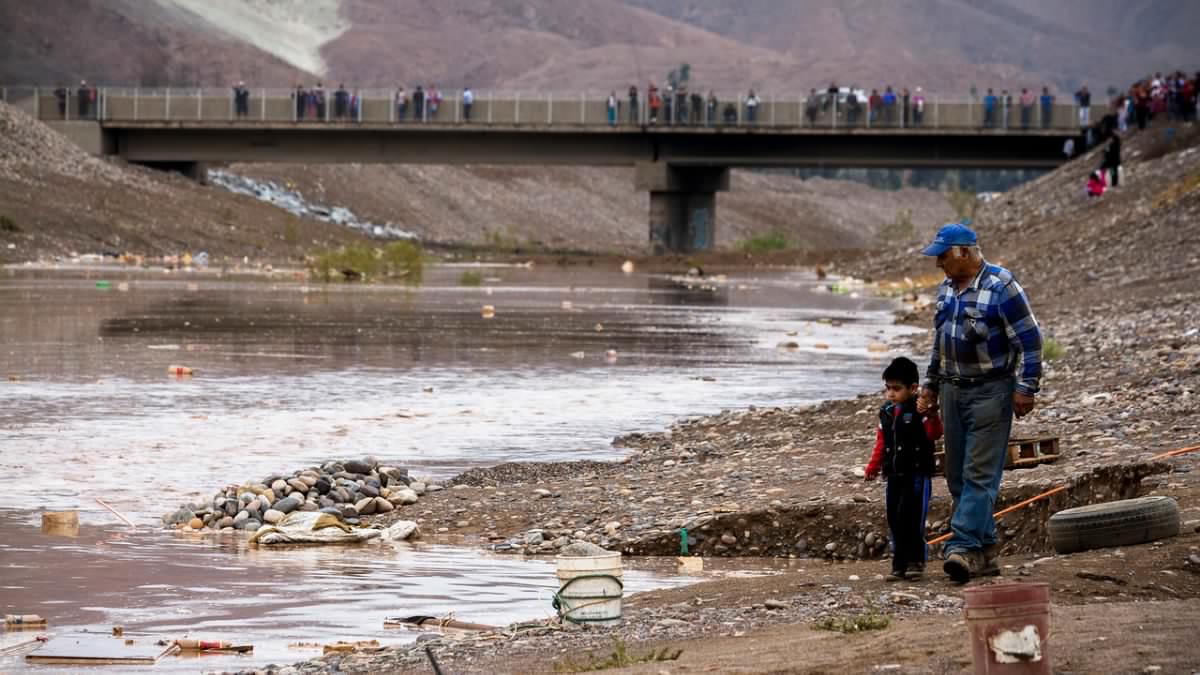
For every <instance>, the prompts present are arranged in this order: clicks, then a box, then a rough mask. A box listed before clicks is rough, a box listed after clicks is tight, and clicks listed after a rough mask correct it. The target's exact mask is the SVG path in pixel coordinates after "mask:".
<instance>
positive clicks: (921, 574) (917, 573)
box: [904, 563, 925, 581]
mask: <svg viewBox="0 0 1200 675" xmlns="http://www.w3.org/2000/svg"><path fill="white" fill-rule="evenodd" d="M904 576H905V577H906V578H907V579H908V580H909V581H920V580H921V579H924V578H925V563H909V564H908V569H907V570H905V571H904Z"/></svg>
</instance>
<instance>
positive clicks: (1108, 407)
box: [285, 130, 1200, 673]
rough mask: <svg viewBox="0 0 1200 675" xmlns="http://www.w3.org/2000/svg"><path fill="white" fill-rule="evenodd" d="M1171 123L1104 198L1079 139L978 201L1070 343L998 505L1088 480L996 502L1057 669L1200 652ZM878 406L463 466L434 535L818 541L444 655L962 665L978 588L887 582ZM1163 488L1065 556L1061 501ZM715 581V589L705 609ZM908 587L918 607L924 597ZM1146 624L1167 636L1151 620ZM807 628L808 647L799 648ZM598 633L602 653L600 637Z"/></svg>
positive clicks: (770, 412) (860, 402) (1199, 364)
mask: <svg viewBox="0 0 1200 675" xmlns="http://www.w3.org/2000/svg"><path fill="white" fill-rule="evenodd" d="M1159 131H1161V130H1158V131H1152V132H1148V133H1146V134H1141V135H1135V136H1134V137H1133V138H1131V139H1129V141H1127V146H1126V147H1127V151H1126V157H1127V165H1126V169H1127V173H1126V175H1125V177H1123V180H1122V187H1121V188H1119V189H1118V190H1116V191H1114V192H1112V193H1111V194H1110V195H1107V196H1106V197H1105V198H1104V199H1103V200H1100V201H1095V200H1085V199H1083V198H1082V196H1081V195H1080V191H1079V189H1078V186H1079V185H1082V179H1083V177H1084V176H1085V175H1086V174H1087V173H1088V172H1089V171H1090V170H1091V168H1090V165H1091V164H1092V161H1093V160H1094V159H1095V160H1098V157H1091V156H1086V157H1084V158H1083V159H1081V160H1078V161H1077V162H1073V163H1072V164H1069V165H1067V166H1066V167H1064V168H1063V169H1061V170H1060V171H1057V172H1055V173H1052V174H1050V175H1048V176H1047V177H1044V178H1043V179H1040V180H1038V181H1035V182H1034V183H1031V184H1029V185H1028V186H1024V187H1022V188H1019V189H1017V190H1014V191H1013V192H1012V193H1010V194H1009V195H1006V196H1005V197H1004V198H1002V199H1000V200H997V202H995V203H993V204H991V205H987V206H984V207H983V208H982V209H981V211H980V213H978V214H977V227H978V229H979V231H980V236H981V239H982V243H983V246H984V250H985V255H988V257H989V259H992V260H999V261H1001V262H1003V263H1005V264H1007V265H1008V266H1010V267H1011V268H1012V269H1014V270H1016V271H1017V273H1018V276H1019V278H1020V279H1021V281H1022V283H1023V285H1024V286H1025V287H1026V289H1028V290H1029V292H1030V294H1031V298H1032V301H1033V305H1034V309H1035V311H1036V312H1037V314H1038V317H1039V320H1040V322H1041V323H1042V325H1043V329H1044V330H1045V332H1046V335H1047V336H1048V337H1051V338H1053V340H1054V342H1055V344H1056V351H1057V352H1058V353H1057V354H1049V355H1047V359H1046V361H1047V367H1046V373H1045V377H1044V379H1043V383H1042V386H1043V389H1042V392H1041V393H1040V394H1039V396H1038V408H1037V410H1036V411H1035V412H1034V414H1033V415H1031V416H1030V417H1028V418H1025V419H1024V420H1021V421H1020V422H1018V423H1017V424H1016V425H1015V428H1014V435H1015V436H1035V435H1043V434H1046V435H1053V436H1057V437H1058V438H1059V440H1060V446H1059V448H1060V452H1061V459H1059V460H1058V462H1056V463H1054V464H1047V465H1041V466H1038V467H1036V468H1029V469H1020V470H1013V471H1010V472H1009V473H1008V474H1007V476H1006V478H1005V481H1004V484H1003V485H1002V488H1001V498H1000V502H1001V505H1004V504H1011V503H1014V502H1016V501H1018V500H1021V499H1023V498H1026V497H1030V496H1033V495H1036V494H1038V493H1040V492H1042V491H1044V490H1045V489H1047V488H1048V487H1051V486H1054V485H1059V484H1068V485H1071V486H1072V487H1071V488H1070V489H1068V490H1067V491H1065V492H1063V493H1059V494H1056V495H1054V496H1052V497H1050V498H1049V499H1045V500H1042V501H1039V502H1037V503H1035V504H1034V505H1032V506H1030V507H1028V508H1025V509H1023V510H1021V511H1018V512H1017V513H1015V514H1013V516H1011V517H1009V518H1005V519H1004V520H1002V521H1001V537H1002V564H1003V566H1004V568H1005V571H1004V574H1005V576H1006V577H1009V578H1011V577H1017V578H1029V579H1040V580H1045V581H1049V582H1050V583H1051V587H1052V592H1053V597H1054V604H1055V617H1056V622H1057V623H1056V624H1055V626H1056V628H1055V631H1056V636H1060V635H1061V636H1062V637H1064V638H1065V639H1061V640H1055V642H1054V644H1055V649H1056V650H1057V651H1056V655H1055V657H1054V659H1055V665H1056V668H1059V669H1067V670H1072V671H1077V672H1098V671H1108V670H1112V668H1113V666H1114V665H1115V666H1116V668H1117V669H1118V670H1121V671H1135V672H1136V671H1141V670H1143V669H1148V670H1159V669H1161V670H1164V671H1166V672H1188V671H1190V670H1193V669H1195V668H1197V667H1200V651H1198V650H1196V649H1195V646H1194V644H1192V641H1191V640H1190V638H1188V637H1187V636H1186V635H1185V633H1186V631H1187V630H1189V629H1188V626H1191V625H1194V622H1195V620H1196V613H1195V612H1196V610H1195V606H1196V603H1195V598H1196V597H1197V596H1198V594H1200V536H1198V534H1197V532H1198V529H1200V475H1198V472H1197V471H1195V467H1196V462H1197V455H1196V454H1190V455H1182V456H1179V457H1175V458H1172V459H1169V460H1165V461H1152V460H1151V457H1153V456H1154V455H1156V454H1158V453H1161V452H1163V451H1167V450H1172V449H1175V448H1179V447H1183V446H1190V445H1195V444H1196V442H1197V440H1200V423H1197V421H1196V420H1195V416H1194V414H1193V413H1192V408H1193V407H1194V403H1195V400H1196V396H1197V394H1200V326H1198V325H1197V324H1196V321H1195V318H1194V315H1193V314H1194V312H1193V310H1192V306H1193V305H1194V298H1195V296H1194V290H1192V289H1191V288H1190V285H1191V281H1190V280H1193V279H1194V275H1192V274H1191V273H1192V271H1194V270H1196V269H1197V268H1198V267H1200V259H1197V257H1196V253H1195V251H1196V249H1195V246H1194V245H1189V244H1188V243H1187V242H1189V241H1194V238H1195V236H1196V228H1197V227H1198V226H1200V224H1198V221H1197V218H1196V214H1197V213H1198V212H1200V189H1197V188H1198V187H1200V181H1197V176H1200V151H1198V149H1197V148H1196V147H1195V143H1194V140H1193V141H1192V142H1191V143H1192V144H1191V145H1185V146H1184V147H1182V148H1181V147H1167V148H1164V147H1163V142H1162V141H1161V139H1159V138H1157V137H1156V136H1155V134H1157V133H1158V132H1159ZM847 265H848V267H849V268H850V269H853V270H855V271H857V272H858V273H859V274H860V275H863V276H873V277H875V278H883V279H887V278H897V277H898V276H900V275H903V274H920V273H924V271H925V270H928V269H929V266H930V265H931V263H930V261H929V260H928V259H921V257H920V256H919V255H918V253H917V251H916V250H907V251H899V250H893V251H890V252H886V253H882V254H876V255H873V256H869V257H867V258H863V259H859V260H856V261H851V262H848V263H847ZM927 311H928V310H927V309H926V310H921V309H919V308H918V309H915V310H912V311H909V312H906V313H905V315H904V316H901V321H904V322H906V323H912V324H914V325H918V326H922V327H925V326H927V325H928V324H927V322H928V316H927ZM780 339H786V338H785V337H784V336H783V335H781V336H780ZM929 340H930V334H929V332H928V329H926V330H924V331H922V332H921V333H918V334H916V335H914V336H912V337H910V338H908V339H906V340H903V341H901V342H899V343H893V349H894V351H893V354H898V353H905V352H909V353H912V354H913V355H915V356H919V355H920V354H921V353H924V350H925V349H926V348H927V347H926V346H927V345H928V344H929ZM891 355H892V354H888V356H891ZM919 360H920V359H919ZM879 403H880V396H878V395H863V396H859V397H856V398H853V399H849V400H841V401H832V402H828V403H824V404H820V405H818V406H815V407H800V408H787V407H778V408H777V407H765V408H748V409H744V410H737V411H728V412H725V413H721V414H720V415H715V416H707V417H700V418H694V419H689V420H684V421H681V422H678V423H676V424H674V425H673V426H672V427H671V429H670V430H669V431H668V432H665V433H650V434H632V435H628V436H625V437H622V438H621V439H619V440H620V441H621V442H622V443H624V444H625V445H627V446H628V447H629V448H630V449H631V451H632V452H631V455H630V456H629V458H628V459H627V460H626V461H624V462H621V463H616V464H607V465H603V466H597V465H594V464H533V465H507V466H499V467H493V468H487V469H480V470H476V471H471V472H467V473H465V474H463V475H462V476H459V477H458V478H456V479H454V480H452V481H450V483H451V484H452V487H451V489H449V490H446V491H443V492H441V493H438V494H437V495H432V496H431V498H430V499H428V500H426V501H424V502H422V504H421V505H420V509H421V510H420V511H418V512H416V513H410V514H408V515H407V516H403V517H410V518H415V519H417V520H420V521H421V523H422V527H423V528H424V529H425V531H426V532H430V533H433V534H434V535H436V534H438V533H440V534H442V535H443V536H445V537H447V538H454V540H456V541H461V542H464V543H473V544H475V545H479V546H489V545H490V546H492V547H496V545H497V544H498V545H499V548H504V547H509V548H510V550H520V551H526V552H531V553H537V554H545V553H549V552H552V551H553V550H554V546H555V542H557V541H560V540H561V539H562V538H564V537H565V538H568V539H571V538H584V539H588V540H591V541H595V542H598V543H601V544H606V545H608V546H612V547H614V548H619V549H620V550H623V551H625V552H628V553H633V552H648V553H654V554H658V555H677V554H678V553H679V551H680V534H679V530H680V528H683V527H687V529H688V533H689V535H694V536H695V542H694V543H693V542H692V541H690V540H689V542H688V543H689V551H690V552H692V553H695V552H700V553H702V554H703V555H706V556H714V555H716V556H733V555H756V554H757V555H762V554H767V555H777V556H786V557H789V558H791V557H795V558H797V559H798V560H799V561H802V562H805V561H811V562H805V564H806V569H805V571H804V572H794V573H792V574H791V575H788V576H780V577H772V578H769V579H759V580H726V581H723V582H720V583H722V584H727V586H723V587H721V588H723V589H724V590H723V591H721V590H719V589H718V587H716V586H709V585H697V586H693V587H689V588H687V589H683V590H682V591H679V592H678V595H670V594H650V595H643V596H634V597H632V598H630V599H629V603H628V604H629V606H630V607H631V610H630V612H629V614H628V615H627V617H626V623H625V625H624V626H622V627H619V628H616V629H594V628H588V629H578V628H570V629H566V630H559V629H557V628H545V629H543V630H544V631H545V632H546V633H547V634H548V635H549V637H545V636H542V637H538V636H536V635H530V636H526V634H524V633H521V632H519V631H517V632H511V633H509V634H507V635H505V636H503V637H501V638H499V639H489V638H486V637H485V638H484V639H479V640H473V639H470V638H468V639H465V640H458V641H455V640H448V639H444V640H439V641H436V642H433V643H427V644H428V646H429V647H430V648H431V650H432V653H433V654H434V655H435V656H436V657H437V658H438V659H439V660H441V661H442V665H443V666H444V667H447V668H448V669H449V670H451V671H460V670H461V671H466V672H553V671H557V672H562V671H563V670H569V669H571V668H575V669H581V668H585V667H587V666H588V665H589V664H590V665H597V663H598V661H599V660H602V659H603V658H604V654H606V653H608V652H610V651H612V649H613V639H614V637H619V638H620V639H622V640H623V641H624V649H625V651H626V652H627V653H630V654H634V653H640V654H645V653H646V652H647V651H650V650H653V651H655V652H656V653H661V650H662V649H664V648H665V649H668V651H669V653H673V651H674V650H677V649H682V650H683V654H681V655H680V657H679V658H680V660H679V661H678V662H671V663H665V662H652V663H643V664H640V665H635V666H632V667H630V668H627V669H626V671H628V672H694V671H719V672H780V671H783V672H825V671H826V670H836V671H838V672H846V671H851V672H854V671H870V670H875V669H878V668H886V669H887V670H890V671H893V672H938V673H941V672H961V671H962V670H963V669H964V668H967V667H969V660H968V657H967V655H966V651H965V647H964V645H965V631H964V630H963V628H962V624H961V613H960V610H961V588H958V587H952V586H948V585H947V584H946V582H945V581H944V580H943V579H942V578H940V575H939V574H938V571H937V570H936V568H935V569H933V570H931V572H932V573H931V574H930V575H929V576H930V579H929V580H928V581H926V582H924V583H923V584H919V585H914V588H905V590H904V591H902V593H901V594H900V595H898V596H897V595H894V594H893V591H892V588H891V587H890V586H884V585H883V582H882V577H881V573H882V572H883V571H884V566H885V563H883V562H880V561H878V560H870V559H871V558H874V557H877V556H878V555H879V554H880V553H882V551H881V550H879V549H880V548H881V547H879V545H878V542H879V541H880V539H881V536H880V533H881V532H882V528H883V527H884V513H883V506H882V503H881V502H882V500H881V495H880V493H879V488H877V487H875V486H873V485H869V484H864V483H863V482H862V479H861V477H860V473H859V469H860V468H861V467H862V465H863V464H864V463H865V461H866V459H867V455H868V453H869V450H870V441H871V438H872V435H873V428H874V411H875V410H876V409H877V407H878V405H879ZM1146 494H1154V495H1166V496H1171V497H1173V498H1175V499H1176V500H1177V501H1178V503H1179V507H1180V512H1181V518H1182V525H1183V527H1182V533H1181V535H1180V536H1179V537H1176V538H1173V539H1169V540H1166V541H1163V542H1159V543H1156V544H1151V545H1143V546H1135V547H1129V548H1125V549H1119V550H1114V549H1105V550H1098V551H1089V552H1084V553H1077V554H1072V555H1066V556H1057V555H1053V554H1052V552H1051V551H1050V549H1049V547H1048V545H1047V542H1046V537H1045V521H1046V519H1047V518H1048V516H1049V515H1050V514H1051V513H1053V512H1055V511H1058V510H1061V509H1064V508H1068V507H1072V506H1078V505H1081V504H1086V503H1093V502H1101V501H1111V500H1114V499H1121V498H1127V497H1132V496H1136V495H1146ZM947 501H948V500H947V498H946V492H945V486H944V484H943V483H941V482H940V481H936V482H935V496H934V500H933V504H932V509H931V516H930V524H931V531H930V535H934V534H937V533H938V532H939V531H941V530H942V529H944V519H945V513H946V510H947ZM401 515H402V514H401ZM401 515H398V516H396V517H401ZM939 520H941V521H943V522H942V523H940V524H939V523H938V521H939ZM547 544H549V546H547ZM856 558H862V559H864V560H859V561H856V560H855V559H856ZM843 575H844V576H843ZM843 579H844V581H843ZM856 589H861V590H856ZM910 591H913V592H912V593H911V594H912V595H913V596H915V597H916V598H917V600H915V601H914V600H913V599H912V598H910V597H907V594H908V593H909V592H910ZM722 593H723V595H722ZM711 598H720V600H718V601H717V602H715V603H712V604H711V605H709V606H708V607H706V605H708V603H709V599H711ZM769 600H770V601H772V602H770V603H768V601H769ZM1140 600H1154V601H1161V602H1162V603H1163V604H1158V602H1150V603H1146V602H1139V601H1140ZM776 607H778V609H775V608H776ZM867 607H872V608H873V611H877V612H881V613H883V614H887V615H890V616H892V617H893V618H894V624H893V627H891V628H889V629H886V630H883V631H881V632H878V633H866V634H863V635H858V636H852V637H850V638H845V637H844V636H841V635H839V634H829V633H826V632H823V631H814V630H813V629H812V628H811V626H810V622H811V621H813V620H814V619H816V618H818V617H820V616H821V615H822V612H825V613H829V612H834V613H836V612H843V613H851V614H853V613H860V614H861V613H862V612H863V611H865V608H867ZM910 607H912V608H915V610H914V611H913V612H912V613H915V614H918V615H920V616H918V617H915V618H908V616H907V615H908V614H910V610H909V608H910ZM703 610H707V611H708V614H707V615H705V614H703V613H702V612H703ZM460 616H461V615H460ZM1147 625H1152V626H1154V630H1153V631H1152V633H1151V632H1148V631H1147V632H1144V627H1145V626H1147ZM1148 633H1151V634H1153V635H1154V637H1150V635H1149V634H1148ZM947 636H950V637H947ZM1163 637H1165V638H1166V639H1165V640H1162V639H1160V638H1163ZM798 641H799V642H800V643H802V644H808V645H812V646H813V648H812V649H802V650H800V652H799V653H802V654H804V656H803V657H800V658H799V659H798V658H797V656H796V655H797V653H798V652H797V650H796V644H797V642H798ZM1150 644H1153V646H1150ZM589 650H592V651H593V652H594V653H595V654H596V655H597V657H598V658H597V662H589V661H588V658H589V657H586V656H583V655H584V654H586V653H587V652H588V651H589ZM426 658H427V657H426V655H425V654H424V653H423V652H421V651H420V650H415V649H406V650H388V651H385V652H383V653H380V654H374V655H366V654H364V655H353V656H338V657H332V658H329V659H326V660H316V661H311V662H307V663H302V664H297V666H295V667H294V668H295V669H296V670H297V671H300V672H332V671H335V670H337V671H339V672H368V671H372V670H394V671H396V672H406V671H412V672H420V671H422V670H423V669H426V668H428V664H427V663H426V662H425V661H424V659H426ZM581 661H582V663H581ZM285 670H286V669H285ZM613 672H625V671H620V670H614V671H613Z"/></svg>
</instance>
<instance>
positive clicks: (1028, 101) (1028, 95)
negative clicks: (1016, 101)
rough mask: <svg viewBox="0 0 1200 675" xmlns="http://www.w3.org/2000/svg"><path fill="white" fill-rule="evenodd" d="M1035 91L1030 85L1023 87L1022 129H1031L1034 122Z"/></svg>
mask: <svg viewBox="0 0 1200 675" xmlns="http://www.w3.org/2000/svg"><path fill="white" fill-rule="evenodd" d="M1033 101H1034V96H1033V92H1032V91H1029V88H1028V87H1021V129H1022V130H1024V131H1029V125H1030V124H1033Z"/></svg>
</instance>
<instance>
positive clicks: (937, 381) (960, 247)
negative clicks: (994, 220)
mask: <svg viewBox="0 0 1200 675" xmlns="http://www.w3.org/2000/svg"><path fill="white" fill-rule="evenodd" d="M968 223H969V221H964V222H961V223H951V224H949V225H945V226H943V227H942V228H941V229H940V230H938V233H937V236H936V237H935V238H934V240H933V243H932V244H930V245H929V246H928V247H927V248H926V249H925V250H924V251H923V253H924V254H925V255H928V256H936V257H937V266H938V268H940V269H941V270H942V271H943V272H944V273H945V274H946V280H945V281H944V282H942V285H941V287H940V288H939V289H938V298H937V305H936V307H937V312H936V315H935V317H934V322H933V326H934V338H933V355H932V358H931V359H930V362H929V371H928V373H927V377H926V380H927V381H926V384H925V389H924V390H923V391H922V392H921V397H920V400H919V401H918V409H920V410H921V412H925V411H926V410H928V409H931V408H934V407H937V405H938V402H939V401H938V399H939V396H940V399H941V408H942V421H943V424H944V425H945V434H946V435H945V439H946V440H945V446H946V456H945V462H944V466H945V472H946V483H947V485H948V486H949V488H950V494H951V496H952V497H953V498H954V515H953V517H952V518H951V520H950V529H951V531H952V533H951V537H950V540H949V541H948V542H946V547H945V556H944V557H945V563H944V564H943V569H944V570H945V571H946V573H947V574H948V575H950V578H951V579H953V580H954V581H956V582H958V583H966V582H967V581H968V580H970V579H971V578H972V577H980V576H994V575H997V574H999V573H1000V565H999V563H998V561H997V555H996V554H997V548H998V547H997V539H996V522H995V520H994V519H993V518H992V511H993V508H994V507H995V504H996V495H997V494H998V492H999V490H1000V476H1001V473H1002V472H1003V470H1004V464H1005V461H1006V460H1007V459H1008V457H1007V455H1008V435H1009V432H1010V431H1011V429H1012V418H1013V414H1014V413H1015V414H1016V416H1017V417H1022V416H1024V415H1027V414H1028V413H1029V412H1030V411H1032V410H1033V406H1034V395H1035V394H1037V391H1038V381H1039V380H1040V378H1041V376H1042V334H1041V330H1040V328H1039V327H1038V323H1037V319H1036V318H1034V316H1033V310H1032V309H1030V307H1029V299H1028V298H1027V297H1026V296H1025V291H1024V290H1023V289H1022V288H1021V285H1020V284H1018V283H1017V280H1016V279H1014V278H1013V275H1012V272H1009V271H1008V270H1006V269H1004V268H1003V267H1000V266H999V265H993V264H991V263H988V262H987V261H986V260H984V259H983V254H982V253H980V250H979V242H978V240H977V238H976V236H975V232H974V231H973V230H972V229H971V228H970V227H968Z"/></svg>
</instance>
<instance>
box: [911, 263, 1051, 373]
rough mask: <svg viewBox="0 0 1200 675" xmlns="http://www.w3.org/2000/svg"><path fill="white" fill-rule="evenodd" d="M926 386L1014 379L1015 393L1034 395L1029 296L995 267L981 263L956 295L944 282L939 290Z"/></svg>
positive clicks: (1038, 369) (1038, 364)
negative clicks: (951, 382)
mask: <svg viewBox="0 0 1200 675" xmlns="http://www.w3.org/2000/svg"><path fill="white" fill-rule="evenodd" d="M936 307H937V313H936V314H935V317H934V322H933V326H934V339H933V355H932V358H931V359H930V362H929V370H928V372H927V380H928V386H929V387H930V388H931V389H934V390H937V389H938V386H939V384H940V383H941V382H942V381H946V380H949V381H954V380H956V379H959V380H967V381H970V380H984V379H994V378H998V377H1003V376H1006V375H1010V374H1012V375H1015V376H1016V378H1017V391H1019V392H1021V393H1024V394H1031V395H1032V394H1036V393H1037V391H1038V380H1040V379H1041V377H1042V332H1041V329H1040V328H1039V327H1038V322H1037V318H1035V317H1034V316H1033V310H1032V309H1031V308H1030V307H1029V298H1027V297H1026V296H1025V291H1024V289H1022V288H1021V285H1020V284H1018V283H1017V280H1016V279H1014V278H1013V275H1012V272H1009V271H1008V270H1006V269H1004V268H1003V267H1000V266H999V265H992V264H989V263H988V262H987V261H984V262H983V267H982V268H981V269H980V270H979V274H977V275H975V278H974V279H973V280H971V284H970V285H969V286H967V287H966V288H965V289H963V290H962V291H961V292H960V291H959V290H958V289H957V287H956V286H955V284H954V281H952V280H950V279H946V281H944V282H943V283H942V285H941V287H940V288H939V289H938V297H937V305H936Z"/></svg>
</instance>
